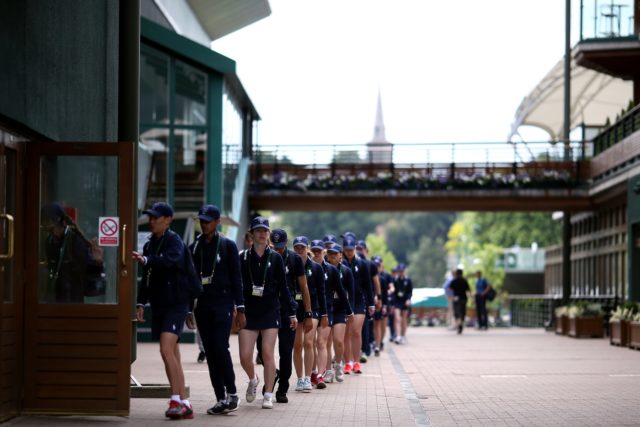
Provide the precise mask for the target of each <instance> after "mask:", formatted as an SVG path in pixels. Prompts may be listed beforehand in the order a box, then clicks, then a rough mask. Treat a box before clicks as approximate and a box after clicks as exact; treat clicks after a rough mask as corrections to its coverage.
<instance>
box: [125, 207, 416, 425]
mask: <svg viewBox="0 0 640 427" xmlns="http://www.w3.org/2000/svg"><path fill="white" fill-rule="evenodd" d="M144 214H146V215H148V216H149V225H150V228H151V233H152V234H151V236H150V238H149V241H148V242H147V243H146V244H145V245H144V249H143V251H142V253H139V252H133V258H134V260H136V261H137V262H138V263H140V265H141V266H142V273H143V274H142V280H141V282H140V286H139V291H138V298H137V304H138V308H137V320H138V321H139V322H143V321H144V320H145V319H144V306H145V305H146V304H147V303H149V304H150V306H151V331H152V338H153V339H154V340H159V342H160V353H161V356H162V359H163V362H164V364H165V369H166V373H167V377H168V380H169V384H170V387H171V393H172V396H171V399H170V401H169V408H168V409H167V410H166V413H165V415H166V416H167V417H169V418H172V419H189V418H193V407H192V405H191V403H190V402H189V401H188V400H187V399H186V397H187V396H186V390H185V379H184V373H183V370H182V365H181V356H180V350H179V345H178V342H179V336H180V334H181V332H182V329H183V325H184V324H185V323H186V325H187V327H189V328H195V327H196V324H197V328H198V332H199V334H200V339H201V341H202V346H203V350H204V354H201V355H199V357H198V361H202V362H203V361H204V360H206V362H207V364H208V368H209V375H210V379H211V384H212V386H213V390H214V393H215V397H216V402H215V404H214V405H213V406H212V407H211V408H209V409H208V410H207V413H208V414H210V415H218V414H227V413H229V412H233V411H235V410H237V409H238V405H239V403H240V398H239V396H238V391H237V389H236V386H235V373H234V369H233V363H232V359H231V354H230V352H229V339H230V334H231V330H232V326H234V325H233V323H234V322H235V327H236V328H237V329H238V344H239V356H240V364H241V366H242V368H243V370H244V371H245V373H246V374H247V377H248V384H247V390H246V394H245V400H246V401H247V402H248V403H251V402H253V401H254V400H255V399H256V397H257V394H258V393H259V390H260V391H261V392H262V395H263V399H262V408H265V409H270V408H273V406H274V401H275V402H277V403H287V402H288V395H287V393H288V392H289V389H290V383H289V381H290V379H291V376H292V375H293V370H294V369H295V373H296V377H295V378H296V380H295V381H293V382H292V383H293V384H292V385H293V387H294V390H295V391H297V392H311V391H312V390H313V389H314V388H315V389H318V390H322V389H325V388H327V383H333V382H337V383H340V382H343V381H344V379H345V376H347V375H358V374H361V373H362V367H361V365H360V363H364V362H366V360H367V356H369V355H370V354H371V353H373V354H374V355H375V356H378V355H379V354H380V351H382V350H383V348H384V342H383V340H384V336H385V333H386V328H387V322H388V321H389V320H388V318H389V317H393V323H392V322H389V324H390V326H392V330H394V331H395V334H394V335H393V336H392V340H393V341H394V342H396V343H398V344H402V343H406V331H407V324H408V319H409V314H410V307H411V295H412V290H413V285H412V282H411V279H410V278H409V277H407V276H406V275H405V266H404V265H402V264H401V265H399V266H398V267H397V268H395V269H393V271H392V274H389V273H387V272H386V271H385V270H384V263H383V261H382V258H381V257H379V256H373V257H371V258H368V255H369V254H368V251H367V246H366V243H365V242H364V241H363V240H357V238H356V236H355V234H354V233H352V232H345V233H344V234H342V235H341V238H342V240H341V242H340V243H339V242H338V239H337V238H336V237H335V236H334V235H331V234H327V235H325V236H324V238H323V239H318V240H311V239H309V238H307V237H306V236H296V237H294V238H293V239H292V241H291V247H289V243H290V241H289V237H288V235H287V233H286V231H285V230H283V229H273V230H272V229H271V228H270V225H269V221H268V219H266V218H264V217H260V216H258V217H256V218H254V219H253V220H252V221H251V224H250V229H249V234H250V237H251V244H250V246H249V247H248V248H247V249H245V250H243V251H238V248H237V246H236V244H235V242H233V241H231V240H229V239H227V238H225V237H224V236H222V235H221V234H220V233H219V232H218V226H219V225H220V210H219V209H218V208H217V207H216V206H213V205H205V206H203V207H202V208H201V209H200V211H199V212H198V219H199V221H200V226H201V229H202V233H201V234H200V235H199V236H198V237H197V238H196V239H195V241H194V242H193V243H192V244H191V245H190V246H189V247H188V248H187V247H186V246H185V244H184V242H183V241H182V239H181V238H180V237H179V236H178V235H177V234H176V233H175V232H173V231H171V230H170V228H169V227H170V224H171V221H172V219H173V209H172V208H171V206H170V205H169V204H167V203H164V202H158V203H155V204H154V205H153V206H152V207H151V208H150V209H148V210H145V211H144ZM190 263H192V264H190ZM190 269H195V272H196V273H197V275H198V280H200V282H201V284H202V289H203V290H202V293H201V294H200V295H199V296H198V298H197V301H194V298H193V297H192V296H191V294H190V291H189V286H186V285H184V282H185V279H184V276H185V275H187V273H188V272H189V271H190ZM276 342H277V344H278V354H279V360H278V362H277V364H276V360H275V346H276ZM256 346H257V349H258V356H257V358H256V359H257V362H259V363H260V364H262V365H263V372H262V379H261V378H260V376H259V375H258V373H257V372H256V364H254V349H256ZM261 381H262V383H263V385H262V387H260V384H261Z"/></svg>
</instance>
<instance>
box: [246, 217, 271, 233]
mask: <svg viewBox="0 0 640 427" xmlns="http://www.w3.org/2000/svg"><path fill="white" fill-rule="evenodd" d="M249 228H250V229H251V231H253V230H255V229H258V228H263V229H265V230H269V220H268V219H267V218H265V217H263V216H257V217H255V218H253V219H252V220H251V227H249Z"/></svg>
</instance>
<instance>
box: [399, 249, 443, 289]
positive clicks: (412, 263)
mask: <svg viewBox="0 0 640 427" xmlns="http://www.w3.org/2000/svg"><path fill="white" fill-rule="evenodd" d="M443 247H444V239H443V238H441V237H437V238H436V239H432V238H430V237H423V238H422V240H421V241H420V246H419V247H418V249H417V250H416V251H414V252H413V253H411V254H410V255H409V266H408V270H407V273H408V274H409V276H411V280H412V281H413V285H414V286H415V287H416V288H424V287H428V288H435V287H440V286H442V282H443V281H444V277H445V274H446V272H447V260H446V258H445V253H444V251H443V250H442V249H443Z"/></svg>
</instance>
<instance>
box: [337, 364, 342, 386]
mask: <svg viewBox="0 0 640 427" xmlns="http://www.w3.org/2000/svg"><path fill="white" fill-rule="evenodd" d="M336 381H338V382H339V383H341V382H342V381H344V371H343V370H342V365H341V364H338V365H337V366H336Z"/></svg>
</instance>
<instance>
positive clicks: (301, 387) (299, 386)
mask: <svg viewBox="0 0 640 427" xmlns="http://www.w3.org/2000/svg"><path fill="white" fill-rule="evenodd" d="M309 384H311V382H309ZM302 390H304V380H303V379H302V378H298V382H296V391H302Z"/></svg>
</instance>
